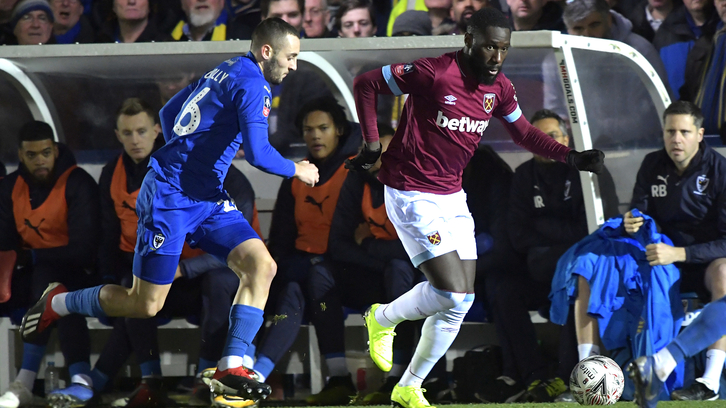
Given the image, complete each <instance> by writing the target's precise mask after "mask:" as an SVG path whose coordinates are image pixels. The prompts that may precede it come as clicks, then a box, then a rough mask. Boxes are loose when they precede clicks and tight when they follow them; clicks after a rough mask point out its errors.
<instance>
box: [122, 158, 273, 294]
mask: <svg viewBox="0 0 726 408" xmlns="http://www.w3.org/2000/svg"><path fill="white" fill-rule="evenodd" d="M136 213H137V214H138V216H139V224H138V229H137V233H136V234H137V237H136V250H135V254H134V266H133V271H134V276H136V277H138V278H140V279H142V280H144V281H147V282H150V283H154V284H157V285H166V284H169V283H171V282H173V281H174V274H175V273H176V268H177V265H178V263H179V255H180V254H181V252H182V248H183V246H184V242H185V241H187V242H189V244H190V245H191V246H192V247H193V248H196V247H199V248H201V249H202V250H204V251H205V252H207V253H208V254H211V255H214V256H216V257H217V258H219V259H220V260H222V261H223V262H225V263H226V262H227V256H228V255H229V253H230V252H231V251H232V249H234V248H235V247H237V246H238V245H239V244H241V243H243V242H245V241H247V240H249V239H253V238H256V239H259V238H260V237H259V236H258V235H257V233H256V232H255V230H254V229H252V227H251V226H250V224H249V223H248V222H247V220H246V219H245V217H244V216H243V215H242V213H241V212H239V211H238V210H237V207H236V206H235V205H234V202H233V201H232V200H231V199H227V200H220V201H217V202H214V201H198V200H195V199H193V198H190V197H189V196H187V195H186V194H184V192H182V191H181V190H179V189H178V188H176V187H174V186H172V185H170V184H169V183H168V182H167V181H166V180H164V179H163V178H162V177H161V176H159V175H158V174H157V173H156V172H155V171H154V170H153V169H149V171H148V172H147V173H146V177H145V178H144V182H143V184H142V185H141V190H140V191H139V195H138V197H137V199H136Z"/></svg>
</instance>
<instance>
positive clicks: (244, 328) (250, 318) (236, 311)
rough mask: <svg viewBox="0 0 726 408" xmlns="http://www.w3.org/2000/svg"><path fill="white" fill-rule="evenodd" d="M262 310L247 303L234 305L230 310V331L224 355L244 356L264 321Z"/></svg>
mask: <svg viewBox="0 0 726 408" xmlns="http://www.w3.org/2000/svg"><path fill="white" fill-rule="evenodd" d="M262 313H263V312H262V310H261V309H258V308H256V307H252V306H247V305H233V306H232V310H230V312H229V333H228V334H227V344H225V345H224V352H223V353H222V357H227V356H239V357H244V355H245V352H246V351H247V348H248V347H249V346H250V344H251V343H252V340H253V339H254V338H255V336H256V335H257V331H259V330H260V326H262V323H263V322H264V318H263V317H262Z"/></svg>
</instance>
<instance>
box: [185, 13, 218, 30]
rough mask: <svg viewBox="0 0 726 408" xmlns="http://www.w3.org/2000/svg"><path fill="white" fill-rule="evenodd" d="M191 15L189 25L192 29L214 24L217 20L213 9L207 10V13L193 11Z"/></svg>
mask: <svg viewBox="0 0 726 408" xmlns="http://www.w3.org/2000/svg"><path fill="white" fill-rule="evenodd" d="M189 14H190V15H189V24H190V25H191V26H192V27H201V26H204V25H207V24H210V23H213V22H214V20H216V17H215V16H214V10H212V9H207V10H205V11H197V10H193V11H191V12H190V13H189Z"/></svg>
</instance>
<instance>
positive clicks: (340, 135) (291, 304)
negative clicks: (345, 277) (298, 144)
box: [254, 97, 361, 405]
mask: <svg viewBox="0 0 726 408" xmlns="http://www.w3.org/2000/svg"><path fill="white" fill-rule="evenodd" d="M296 123H297V124H298V126H299V129H300V131H301V132H302V134H303V138H304V140H305V143H306V144H307V148H308V160H309V161H310V163H313V164H315V165H316V166H317V167H318V168H319V169H320V181H319V182H318V183H317V184H315V186H314V187H310V186H306V185H304V184H302V183H300V182H298V181H295V180H285V181H283V182H282V184H281V185H280V190H279V192H278V194H277V201H276V202H275V209H274V210H273V213H272V225H271V226H270V240H269V244H268V245H269V248H270V253H271V254H272V255H273V257H274V258H275V260H276V262H277V264H278V271H277V276H276V277H275V280H274V282H273V284H272V289H271V293H272V294H271V299H276V301H271V302H268V305H267V308H268V316H270V315H274V316H284V318H282V319H276V321H275V324H273V325H272V326H270V327H269V328H268V330H267V332H266V333H265V335H264V336H263V337H262V341H261V342H260V343H259V346H258V347H257V352H258V353H257V361H256V362H255V365H254V369H255V371H256V372H257V373H258V374H259V375H260V377H261V378H262V379H263V380H264V379H266V378H267V377H268V376H269V375H270V373H271V372H272V369H273V368H274V366H275V364H276V363H277V362H278V361H279V359H280V358H281V357H282V356H283V354H284V353H285V352H287V350H288V349H289V348H290V346H291V345H292V343H293V341H294V340H295V338H296V337H297V333H298V330H299V328H300V324H301V322H302V318H303V313H304V311H305V305H306V304H310V309H309V310H310V311H313V310H314V308H321V307H322V306H320V305H319V304H318V305H315V304H312V303H310V299H311V295H310V291H309V290H308V288H309V286H310V280H311V277H312V276H313V275H318V274H321V272H316V271H315V269H318V268H324V269H332V268H334V267H335V266H334V265H333V264H332V263H331V261H330V259H329V256H328V235H329V233H330V226H331V222H332V220H333V213H334V212H335V207H336V203H337V201H338V196H339V194H340V188H341V186H342V185H343V181H344V180H345V178H346V175H347V174H348V170H346V168H345V167H344V165H343V162H344V161H345V159H346V158H348V157H350V156H352V155H354V154H355V153H356V152H357V150H358V146H360V143H361V138H360V131H359V129H358V128H357V126H355V124H352V123H350V122H348V121H347V120H346V117H345V112H344V111H343V108H342V107H341V106H340V105H338V103H337V101H336V100H335V98H332V97H329V98H321V99H316V100H313V101H310V102H308V103H307V104H305V105H304V106H303V108H302V109H301V111H300V115H299V116H298V120H297V122H296ZM331 273H332V272H331ZM326 310H327V307H326ZM271 311H272V312H273V313H270V312H271ZM313 313H314V312H313ZM312 321H313V324H315V319H312ZM316 331H317V333H320V336H319V337H318V341H319V346H320V354H321V355H323V356H324V357H325V361H326V364H327V367H328V375H329V376H330V383H332V384H333V385H334V386H337V385H339V382H341V381H342V382H344V386H345V387H347V389H348V390H355V387H354V386H353V382H352V380H351V379H350V375H349V373H348V367H347V364H346V361H345V356H344V354H343V353H342V352H344V350H343V349H340V348H338V347H337V346H338V344H337V342H336V341H334V340H333V339H331V338H330V337H331V336H328V335H327V333H326V332H324V331H323V328H322V327H321V328H318V327H317V326H316ZM324 333H326V334H324ZM329 385H330V384H329ZM350 395H351V394H345V397H346V398H345V400H344V401H343V400H342V399H340V401H339V402H338V403H337V405H342V404H346V403H348V401H349V398H348V397H349V396H350ZM324 396H325V394H323V395H322V396H321V395H320V394H316V395H311V396H310V397H308V402H310V403H314V404H315V403H318V401H319V400H321V397H324Z"/></svg>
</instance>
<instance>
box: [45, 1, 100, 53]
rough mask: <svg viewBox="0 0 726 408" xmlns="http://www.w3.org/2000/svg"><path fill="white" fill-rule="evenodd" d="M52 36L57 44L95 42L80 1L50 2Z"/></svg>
mask: <svg viewBox="0 0 726 408" xmlns="http://www.w3.org/2000/svg"><path fill="white" fill-rule="evenodd" d="M50 6H51V8H52V9H53V18H54V19H55V23H54V24H53V35H55V39H56V41H57V42H58V44H74V43H80V44H87V43H93V42H95V37H96V34H95V33H94V32H93V27H91V23H90V22H89V21H88V18H86V16H85V15H83V3H81V0H52V1H51V3H50Z"/></svg>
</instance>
